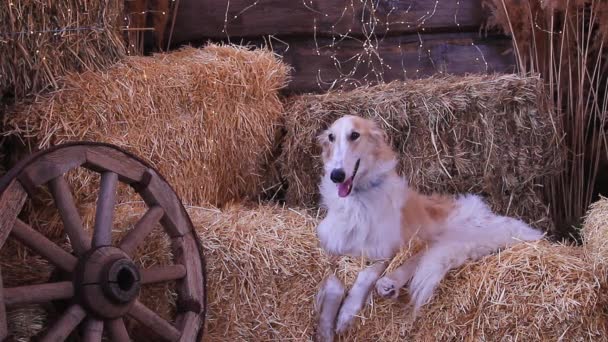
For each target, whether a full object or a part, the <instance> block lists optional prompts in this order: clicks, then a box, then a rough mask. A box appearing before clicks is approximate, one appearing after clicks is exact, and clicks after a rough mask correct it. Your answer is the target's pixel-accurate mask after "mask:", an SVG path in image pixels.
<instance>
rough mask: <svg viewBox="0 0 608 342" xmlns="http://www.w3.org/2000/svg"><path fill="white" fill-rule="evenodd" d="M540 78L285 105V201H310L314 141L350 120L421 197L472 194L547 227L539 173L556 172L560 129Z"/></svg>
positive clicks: (358, 93) (432, 85)
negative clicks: (382, 135) (384, 145)
mask: <svg viewBox="0 0 608 342" xmlns="http://www.w3.org/2000/svg"><path fill="white" fill-rule="evenodd" d="M541 89H542V82H541V81H540V79H539V78H537V77H520V76H517V75H481V76H474V75H473V76H464V77H458V76H449V77H444V76H438V77H431V78H428V79H420V80H411V81H407V82H392V83H389V84H384V85H378V86H372V87H361V88H358V89H355V90H352V91H345V92H330V93H328V94H325V95H303V96H297V97H295V98H292V99H291V100H290V103H289V105H288V106H287V109H286V112H287V113H288V115H287V117H286V130H287V136H286V138H285V142H284V146H283V153H282V155H281V159H280V165H281V170H282V175H283V176H284V177H285V178H286V181H287V184H288V186H289V188H288V189H287V203H288V204H289V205H292V206H295V205H298V206H311V205H316V203H317V201H318V191H317V184H318V182H319V180H320V172H321V170H322V168H321V161H320V150H319V147H318V146H317V144H316V141H315V137H316V136H317V135H318V134H319V133H320V132H321V130H323V129H325V128H327V127H328V126H329V125H330V124H331V123H332V122H333V121H334V120H336V119H338V118H339V117H341V116H343V115H346V114H355V115H360V116H364V117H367V118H372V119H374V120H376V121H377V122H378V123H380V124H381V126H382V127H383V128H384V129H385V130H386V131H387V133H388V134H389V136H390V138H391V140H392V144H393V146H394V148H396V150H397V151H398V152H399V155H400V165H399V166H400V170H401V171H402V173H404V174H405V175H406V176H407V177H408V178H409V180H410V182H411V184H412V185H413V186H415V187H417V188H418V189H419V190H421V191H423V192H431V191H441V192H450V193H455V192H474V193H478V194H481V195H485V196H486V197H488V200H489V202H490V203H491V205H492V207H493V208H494V209H497V210H498V211H499V212H501V213H503V214H511V215H515V216H518V217H523V218H525V219H526V220H527V221H531V222H533V223H534V224H535V225H536V226H538V227H542V228H544V229H550V227H551V226H552V223H551V221H550V220H549V219H548V217H547V216H548V215H547V208H546V206H545V205H544V204H543V203H542V201H541V200H540V198H539V196H538V195H537V190H538V189H539V185H538V184H537V183H536V180H538V179H539V178H540V177H542V176H544V175H549V174H553V173H555V172H557V171H558V170H559V169H560V165H561V164H560V160H561V157H560V155H561V154H560V148H559V146H558V145H557V139H556V138H557V136H558V135H557V133H558V129H557V128H556V127H555V126H554V124H553V123H554V121H552V118H551V117H550V116H549V115H550V114H548V113H546V112H543V111H540V110H539V103H540V102H542V100H543V98H542V95H541Z"/></svg>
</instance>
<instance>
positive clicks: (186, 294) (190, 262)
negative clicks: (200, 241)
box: [171, 233, 205, 313]
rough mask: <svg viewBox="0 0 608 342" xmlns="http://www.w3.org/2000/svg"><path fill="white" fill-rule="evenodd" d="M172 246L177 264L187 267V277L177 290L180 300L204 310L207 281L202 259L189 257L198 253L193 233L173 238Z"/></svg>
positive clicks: (180, 282)
mask: <svg viewBox="0 0 608 342" xmlns="http://www.w3.org/2000/svg"><path fill="white" fill-rule="evenodd" d="M171 245H172V249H173V256H174V261H175V263H176V264H181V265H184V266H185V267H186V277H185V278H183V279H182V280H181V281H179V283H178V288H177V290H178V294H179V295H180V300H183V301H191V302H193V303H196V304H197V305H198V306H199V307H200V308H203V305H204V298H205V293H204V291H205V290H204V285H203V284H204V281H205V280H204V277H203V274H202V273H201V271H202V269H203V267H202V265H201V259H199V258H191V257H189V255H193V253H197V251H198V246H197V244H196V240H195V238H194V236H193V233H189V234H187V235H184V236H182V237H178V238H173V239H172V241H171ZM197 313H199V312H197Z"/></svg>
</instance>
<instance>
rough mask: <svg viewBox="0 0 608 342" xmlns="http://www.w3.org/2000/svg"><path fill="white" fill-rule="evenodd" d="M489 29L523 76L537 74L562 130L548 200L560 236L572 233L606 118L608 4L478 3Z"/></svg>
mask: <svg viewBox="0 0 608 342" xmlns="http://www.w3.org/2000/svg"><path fill="white" fill-rule="evenodd" d="M484 4H485V5H486V6H487V7H489V8H490V9H491V10H492V13H493V17H492V18H491V20H490V21H489V23H488V25H489V27H498V28H500V29H502V30H503V31H504V32H506V33H508V34H510V35H511V36H512V37H513V44H514V47H515V52H516V55H517V58H518V65H519V69H520V72H521V73H522V74H527V73H540V74H541V76H542V78H543V80H544V81H545V84H546V88H547V90H548V94H549V103H548V105H549V106H548V110H549V111H550V112H551V113H552V117H553V120H554V121H555V122H558V123H559V124H561V125H562V126H563V129H564V132H565V136H564V138H563V142H564V145H565V146H566V148H567V150H568V152H569V153H568V156H567V163H566V168H565V170H564V172H561V173H559V174H557V175H554V176H550V177H548V178H547V179H546V180H545V181H544V183H545V189H546V196H547V199H548V202H549V203H551V214H552V217H553V218H554V220H555V222H556V224H557V226H558V230H559V231H560V233H561V234H562V235H573V234H574V235H577V232H576V228H578V227H580V225H581V222H582V217H583V216H584V214H585V212H586V210H587V208H588V206H589V204H590V203H591V201H592V200H593V198H594V195H595V194H594V191H593V186H594V184H595V182H596V179H597V177H598V176H599V175H598V167H599V162H600V158H601V157H602V154H604V153H607V152H606V151H607V149H606V127H608V126H607V125H606V123H607V120H608V73H607V71H608V64H607V63H606V54H607V52H608V46H607V45H606V43H608V3H606V2H605V1H601V0H551V1H540V0H523V1H519V0H518V1H515V0H484Z"/></svg>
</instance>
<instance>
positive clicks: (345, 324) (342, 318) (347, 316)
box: [336, 308, 355, 334]
mask: <svg viewBox="0 0 608 342" xmlns="http://www.w3.org/2000/svg"><path fill="white" fill-rule="evenodd" d="M354 318H355V315H354V314H353V313H351V312H350V310H344V308H343V309H342V310H340V313H339V314H338V322H337V323H336V333H337V334H343V333H345V332H346V331H347V330H348V328H350V326H351V325H352V323H353V320H354Z"/></svg>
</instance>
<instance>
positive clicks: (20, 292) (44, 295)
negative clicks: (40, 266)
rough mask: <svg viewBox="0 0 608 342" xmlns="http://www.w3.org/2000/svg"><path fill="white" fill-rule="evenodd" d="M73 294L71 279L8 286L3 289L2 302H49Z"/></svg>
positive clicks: (19, 303)
mask: <svg viewBox="0 0 608 342" xmlns="http://www.w3.org/2000/svg"><path fill="white" fill-rule="evenodd" d="M73 296H74V285H73V284H72V282H71V281H62V282H57V283H47V284H39V285H27V286H19V287H9V288H5V289H4V297H3V298H4V304H5V305H6V306H18V305H26V304H43V303H50V302H51V301H53V300H59V299H68V298H72V297H73Z"/></svg>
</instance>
